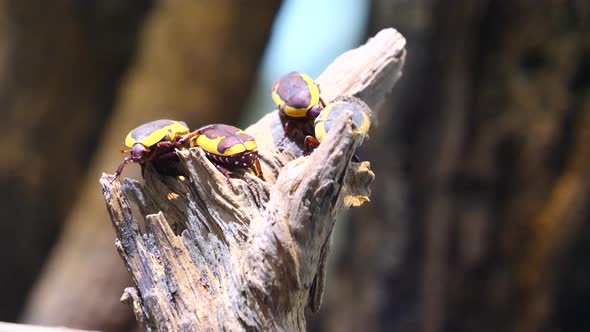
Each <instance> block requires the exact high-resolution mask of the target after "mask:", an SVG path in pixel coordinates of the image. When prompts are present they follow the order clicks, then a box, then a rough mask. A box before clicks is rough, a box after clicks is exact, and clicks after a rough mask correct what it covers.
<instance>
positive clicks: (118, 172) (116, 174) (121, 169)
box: [115, 156, 137, 179]
mask: <svg viewBox="0 0 590 332" xmlns="http://www.w3.org/2000/svg"><path fill="white" fill-rule="evenodd" d="M134 162H137V161H136V160H134V159H133V157H131V156H129V157H126V158H125V159H123V161H122V162H121V163H120V164H119V167H117V171H116V172H115V179H118V178H119V177H120V176H121V173H122V172H123V168H125V165H127V164H129V163H134Z"/></svg>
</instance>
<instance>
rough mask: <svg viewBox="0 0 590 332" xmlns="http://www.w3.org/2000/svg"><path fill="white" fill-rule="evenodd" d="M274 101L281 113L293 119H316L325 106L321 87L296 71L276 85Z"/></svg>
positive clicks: (273, 89) (273, 93)
mask: <svg viewBox="0 0 590 332" xmlns="http://www.w3.org/2000/svg"><path fill="white" fill-rule="evenodd" d="M272 100H273V101H274V103H275V105H277V107H278V108H279V111H281V112H282V113H283V114H285V115H286V116H288V117H292V118H303V117H307V118H315V117H316V116H318V114H319V113H320V111H321V109H322V108H323V106H324V105H325V104H324V102H323V100H322V98H321V97H320V87H319V85H318V84H317V83H316V82H314V81H313V79H312V78H311V77H309V76H307V75H306V74H303V73H299V72H296V71H293V72H290V73H289V74H287V75H285V76H283V77H281V78H280V79H279V80H278V81H277V82H276V83H275V84H274V86H273V88H272Z"/></svg>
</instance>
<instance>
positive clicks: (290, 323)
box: [100, 29, 405, 331]
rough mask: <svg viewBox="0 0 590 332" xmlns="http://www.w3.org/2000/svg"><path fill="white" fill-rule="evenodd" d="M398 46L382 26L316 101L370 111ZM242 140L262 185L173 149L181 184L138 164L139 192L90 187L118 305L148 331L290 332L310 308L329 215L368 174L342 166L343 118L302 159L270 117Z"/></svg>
mask: <svg viewBox="0 0 590 332" xmlns="http://www.w3.org/2000/svg"><path fill="white" fill-rule="evenodd" d="M404 46H405V40H404V38H403V37H402V36H401V35H400V34H399V33H398V32H397V31H395V30H393V29H386V30H383V31H381V32H380V33H379V34H377V36H375V37H374V38H372V39H371V40H369V42H368V43H367V44H366V45H364V46H362V47H360V48H358V49H356V50H352V51H350V52H347V53H345V54H343V55H342V56H340V57H339V58H338V59H336V60H335V61H334V63H332V65H330V66H329V67H328V68H327V69H326V71H325V72H324V73H323V74H322V75H321V76H320V77H319V78H318V79H317V82H318V83H319V84H320V86H321V89H322V97H323V98H324V100H325V101H326V102H329V101H330V100H332V99H334V98H336V97H337V96H340V95H354V96H356V97H359V98H361V99H362V100H364V101H365V102H366V103H367V104H368V105H369V106H370V107H371V108H373V109H377V108H378V107H379V105H380V104H381V103H382V102H383V100H384V98H385V95H386V94H387V93H388V92H389V91H390V90H391V88H392V87H393V84H394V83H395V82H396V81H397V79H398V78H399V77H400V75H401V68H402V66H403V60H404V56H405V51H404ZM246 132H247V133H248V134H250V135H252V136H254V137H255V138H256V140H257V142H258V150H259V154H260V159H261V164H262V169H263V172H264V176H265V178H266V180H267V182H264V181H261V180H260V179H258V178H257V177H255V176H254V175H252V174H250V173H247V172H242V173H238V172H236V173H237V174H235V176H234V178H232V184H233V188H232V187H230V186H229V185H228V183H227V181H226V179H225V177H224V176H223V175H221V174H220V173H219V172H218V171H217V169H216V168H215V167H214V166H213V165H212V164H211V163H210V162H209V161H208V160H207V158H206V157H205V155H204V153H203V152H202V150H200V149H190V150H183V151H179V152H178V154H179V156H180V161H181V164H182V167H183V168H184V169H185V170H186V173H187V174H188V175H187V177H186V178H185V179H179V178H175V177H163V176H160V175H159V174H158V173H156V172H154V171H153V170H152V169H151V167H149V165H148V167H147V168H146V172H145V183H144V184H141V183H139V182H137V181H134V180H130V179H125V180H124V181H123V182H122V183H121V182H118V181H114V182H112V179H113V176H112V175H107V174H103V176H102V178H101V180H100V182H101V184H102V187H103V193H104V196H105V200H106V204H107V208H108V211H109V213H110V216H111V219H112V223H113V226H114V228H115V231H116V234H117V240H116V247H117V249H118V251H119V253H120V255H121V257H122V258H123V260H124V261H125V264H126V266H127V269H128V270H129V272H130V274H131V276H132V278H133V280H134V282H135V287H130V288H127V289H126V290H125V293H124V295H123V298H122V299H123V300H127V301H129V302H130V303H132V305H133V308H134V312H135V314H136V317H137V318H138V320H140V321H143V322H145V323H146V325H147V328H148V329H155V330H228V331H236V330H288V331H301V330H304V329H305V314H304V313H305V309H306V307H310V308H311V309H312V310H317V309H318V308H319V305H320V303H321V297H322V292H323V287H324V274H325V270H324V262H325V260H326V255H327V253H328V248H329V244H330V239H331V234H332V230H333V228H334V220H335V219H334V218H335V216H336V215H337V214H338V213H339V212H341V211H343V210H344V209H346V208H348V207H351V206H358V205H361V204H363V203H364V202H365V201H367V200H368V196H369V185H370V183H371V181H372V180H373V178H374V175H373V173H372V172H371V170H370V165H369V163H368V162H366V161H364V162H361V163H355V162H352V161H351V158H352V156H353V155H354V153H355V149H356V147H357V146H358V145H359V144H360V143H361V142H360V134H359V132H358V131H357V130H356V128H354V127H353V125H352V122H351V121H350V114H344V115H343V116H341V117H340V118H339V119H338V120H337V121H336V123H335V125H334V127H333V128H332V130H331V131H330V132H329V135H328V136H327V138H326V139H325V140H324V142H323V143H322V144H321V145H320V147H319V148H318V149H316V150H315V151H314V152H313V153H312V154H311V155H309V156H306V157H304V156H303V154H302V151H301V149H300V147H299V146H298V145H297V144H295V143H293V142H292V141H290V140H288V139H283V137H284V130H283V127H282V124H281V122H280V119H279V116H278V113H277V112H276V111H274V112H271V113H269V114H267V115H266V116H265V117H263V118H262V119H261V120H260V121H258V122H257V123H256V124H254V125H252V126H251V127H250V128H248V129H246ZM279 142H282V143H281V144H279ZM277 145H278V146H277ZM132 203H133V204H135V205H136V206H137V208H138V210H139V212H137V213H134V211H133V208H132V205H131V204H132ZM138 215H141V216H145V218H141V217H138Z"/></svg>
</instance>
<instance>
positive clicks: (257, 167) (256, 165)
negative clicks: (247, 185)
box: [254, 158, 266, 181]
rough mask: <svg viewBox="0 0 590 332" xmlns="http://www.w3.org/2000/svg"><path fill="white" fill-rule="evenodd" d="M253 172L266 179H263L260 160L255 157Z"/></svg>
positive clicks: (261, 178)
mask: <svg viewBox="0 0 590 332" xmlns="http://www.w3.org/2000/svg"><path fill="white" fill-rule="evenodd" d="M254 172H255V173H256V176H257V177H258V178H259V179H260V180H262V181H266V180H265V179H264V175H262V168H261V167H260V161H259V160H258V158H256V161H254Z"/></svg>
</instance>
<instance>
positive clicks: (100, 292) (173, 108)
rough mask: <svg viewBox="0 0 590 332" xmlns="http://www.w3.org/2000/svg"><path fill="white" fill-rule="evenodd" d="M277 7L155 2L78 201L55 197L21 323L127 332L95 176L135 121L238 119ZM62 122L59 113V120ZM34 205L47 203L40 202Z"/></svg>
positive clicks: (123, 282)
mask: <svg viewBox="0 0 590 332" xmlns="http://www.w3.org/2000/svg"><path fill="white" fill-rule="evenodd" d="M76 3H78V6H83V5H84V4H85V2H84V1H79V2H76ZM279 4H280V1H275V0H267V1H263V2H257V3H256V5H253V4H250V3H248V2H239V1H214V2H210V1H156V2H154V4H153V6H152V9H151V10H150V12H149V13H148V16H147V18H146V20H145V22H144V23H143V25H142V26H141V31H140V34H139V37H138V38H139V40H138V41H137V42H138V45H139V47H138V50H137V54H136V56H135V57H134V58H133V63H132V66H130V68H129V71H128V72H127V75H126V76H125V79H124V81H123V84H122V85H121V88H120V89H118V90H117V101H116V104H115V106H114V114H113V116H112V117H110V118H109V121H108V123H107V124H106V126H105V129H104V131H103V132H102V134H101V135H94V137H93V138H94V139H97V138H100V140H96V141H93V143H90V144H87V145H90V146H92V147H94V146H96V147H97V149H96V152H95V153H94V154H93V162H92V163H91V164H90V168H89V171H88V173H87V178H86V182H84V184H83V185H80V187H82V190H81V192H80V193H79V194H76V195H73V194H71V193H70V192H67V191H66V192H65V193H61V192H60V193H59V195H62V194H65V195H67V196H68V199H69V200H70V201H69V202H68V203H70V204H71V203H75V204H74V206H73V208H72V210H71V211H70V213H69V217H68V218H67V219H68V220H67V222H66V224H65V226H64V230H63V233H62V235H61V238H60V240H59V243H58V244H57V246H56V247H55V248H54V250H53V251H52V254H51V257H50V259H49V260H48V262H47V264H46V265H45V268H44V271H43V273H42V275H41V278H40V280H39V281H38V282H37V284H36V287H35V289H34V290H33V292H32V294H31V296H30V298H29V303H28V305H27V308H26V311H25V314H24V320H26V321H27V322H32V323H37V324H46V325H64V326H69V327H77V328H86V329H101V330H107V331H115V330H127V329H128V324H129V323H130V322H133V321H134V320H135V319H134V318H133V317H132V313H131V310H130V308H129V307H128V306H127V305H125V304H122V303H120V302H119V298H120V296H121V294H122V291H123V289H124V288H125V287H126V286H128V285H129V284H130V281H129V277H128V273H127V271H125V267H124V265H123V264H122V262H121V258H120V257H119V256H118V255H117V253H116V251H115V247H114V232H113V230H112V227H111V226H110V225H109V222H108V216H107V213H106V210H105V206H104V202H103V200H102V197H101V192H100V188H99V185H98V179H99V178H100V174H101V172H113V171H114V170H115V168H116V167H117V165H118V163H119V162H120V161H121V160H122V158H123V156H122V155H121V154H119V151H118V149H119V148H122V147H123V143H124V139H125V135H126V134H127V132H128V131H129V130H131V129H133V128H134V127H136V126H138V125H139V124H141V123H144V122H147V121H152V120H155V119H159V118H170V119H178V120H184V121H186V122H187V123H188V124H189V126H190V127H191V128H196V127H198V126H201V125H204V124H207V123H216V122H228V123H235V122H237V121H236V120H237V119H238V117H239V112H240V110H241V108H242V106H243V104H244V101H245V99H246V97H247V95H248V93H249V90H250V82H252V81H253V77H254V74H255V71H256V68H257V65H258V61H259V59H260V57H261V54H262V52H263V50H264V47H265V45H266V41H267V39H268V36H269V34H270V28H271V24H272V21H273V18H274V14H275V13H276V11H277V9H278V7H279ZM56 20H57V18H56ZM53 39H55V38H53ZM64 43H66V44H67V42H65V41H64ZM105 47H108V46H105ZM72 70H73V71H75V69H72ZM85 80H92V77H88V76H84V75H82V74H81V75H80V77H77V78H76V79H73V80H72V82H71V85H72V86H71V87H70V88H71V89H75V87H77V84H83V83H85ZM48 116H50V115H49V114H48ZM80 116H81V117H83V118H85V115H80ZM67 119H68V117H66V116H62V117H58V118H56V121H58V122H59V123H63V122H64V121H69V120H67ZM88 121H90V120H88ZM76 129H80V128H76ZM52 134H55V132H49V133H47V135H44V137H43V144H47V143H48V142H51V141H50V140H49V137H52ZM59 134H62V133H61V132H59ZM66 138H67V139H68V140H69V141H68V142H70V144H68V146H72V145H74V144H73V143H76V140H75V139H73V138H72V135H67V136H66ZM37 143H38V142H37ZM76 146H77V145H76ZM77 148H81V146H79V147H78V146H77ZM84 148H86V145H84ZM53 158H56V157H55V156H53ZM62 159H66V160H68V157H67V156H63V158H62ZM138 169H139V167H137V166H136V165H131V166H128V167H127V168H126V169H125V172H124V174H123V176H131V177H135V178H139V177H140V175H139V172H138ZM49 175H50V176H51V178H52V180H53V181H54V182H55V181H57V182H59V184H56V183H53V182H52V183H53V190H54V191H52V192H51V193H48V195H49V194H53V193H54V192H55V191H61V190H62V184H61V182H62V180H61V178H60V176H61V175H62V172H54V173H49V174H48V176H49ZM78 184H79V183H78ZM39 199H40V200H42V201H43V202H45V200H46V199H47V197H41V198H39ZM14 233H15V232H12V233H11V234H14Z"/></svg>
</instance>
